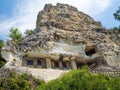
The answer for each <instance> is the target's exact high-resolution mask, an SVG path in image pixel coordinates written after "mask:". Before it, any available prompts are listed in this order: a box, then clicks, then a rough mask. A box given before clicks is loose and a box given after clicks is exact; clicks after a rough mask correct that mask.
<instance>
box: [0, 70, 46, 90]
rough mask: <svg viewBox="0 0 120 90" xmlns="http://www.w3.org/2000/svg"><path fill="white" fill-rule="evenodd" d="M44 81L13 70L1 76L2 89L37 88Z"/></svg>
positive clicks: (20, 89)
mask: <svg viewBox="0 0 120 90" xmlns="http://www.w3.org/2000/svg"><path fill="white" fill-rule="evenodd" d="M42 83H44V82H43V81H41V80H39V79H36V78H34V77H32V76H31V75H28V74H26V73H23V74H21V75H19V74H16V73H15V72H11V73H9V75H5V76H2V77H0V90H35V89H36V86H38V85H41V84H42Z"/></svg>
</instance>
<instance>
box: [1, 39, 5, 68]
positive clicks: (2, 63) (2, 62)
mask: <svg viewBox="0 0 120 90" xmlns="http://www.w3.org/2000/svg"><path fill="white" fill-rule="evenodd" d="M3 43H4V42H3V40H0V68H1V67H2V66H3V65H4V64H5V60H4V59H3V58H2V56H1V48H2V46H3Z"/></svg>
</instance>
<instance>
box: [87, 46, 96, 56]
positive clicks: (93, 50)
mask: <svg viewBox="0 0 120 90" xmlns="http://www.w3.org/2000/svg"><path fill="white" fill-rule="evenodd" d="M95 53H97V46H86V48H85V54H86V55H87V56H92V55H93V54H95Z"/></svg>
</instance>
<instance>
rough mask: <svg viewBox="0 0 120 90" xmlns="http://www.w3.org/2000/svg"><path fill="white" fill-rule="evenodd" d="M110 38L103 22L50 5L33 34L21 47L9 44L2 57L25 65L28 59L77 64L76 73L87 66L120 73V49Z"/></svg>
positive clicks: (73, 10) (38, 20) (46, 7)
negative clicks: (24, 59) (81, 66)
mask: <svg viewBox="0 0 120 90" xmlns="http://www.w3.org/2000/svg"><path fill="white" fill-rule="evenodd" d="M112 37H115V35H114V34H113V35H112ZM118 37H119V35H118ZM110 38H111V37H110V35H108V34H107V31H106V29H105V28H104V27H103V26H102V25H101V23H100V22H96V21H94V20H93V19H92V18H91V17H90V16H88V15H86V14H84V13H83V12H80V11H78V10H77V9H76V8H75V7H72V6H69V5H67V4H60V3H58V4H57V5H56V6H52V5H51V4H47V5H45V7H44V9H43V10H42V11H40V12H39V13H38V16H37V21H36V29H35V30H33V33H32V34H31V35H29V36H26V37H25V38H24V39H23V40H22V42H21V43H19V44H15V43H14V42H13V41H9V42H7V43H6V45H5V46H4V47H3V49H2V55H3V57H4V58H5V59H6V61H14V58H15V57H16V58H17V59H16V60H18V61H21V57H23V56H28V57H39V58H44V59H45V60H46V58H49V59H51V60H56V61H59V60H62V61H70V62H71V61H72V60H73V61H75V62H74V63H72V66H73V67H74V69H76V68H79V67H80V65H86V64H87V65H88V66H92V69H97V70H98V69H103V68H104V69H108V68H109V69H120V47H119V45H117V44H116V43H114V42H113V41H112V40H111V39H110ZM115 39H116V38H115ZM119 40H120V39H119ZM116 42H119V41H117V40H116ZM8 52H10V53H9V54H7V53H8ZM5 54H7V55H5ZM11 55H12V56H11ZM7 56H8V57H7ZM9 57H11V58H9ZM75 63H76V65H75ZM17 65H18V64H17V63H15V66H17ZM19 65H21V63H20V64H19ZM48 66H49V67H51V66H50V65H48Z"/></svg>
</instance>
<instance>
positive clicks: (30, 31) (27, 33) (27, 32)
mask: <svg viewBox="0 0 120 90" xmlns="http://www.w3.org/2000/svg"><path fill="white" fill-rule="evenodd" d="M32 33H33V31H32V30H26V31H25V34H26V35H31V34H32Z"/></svg>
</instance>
